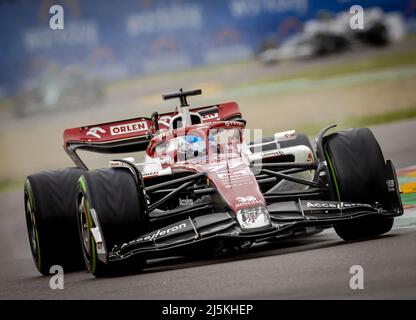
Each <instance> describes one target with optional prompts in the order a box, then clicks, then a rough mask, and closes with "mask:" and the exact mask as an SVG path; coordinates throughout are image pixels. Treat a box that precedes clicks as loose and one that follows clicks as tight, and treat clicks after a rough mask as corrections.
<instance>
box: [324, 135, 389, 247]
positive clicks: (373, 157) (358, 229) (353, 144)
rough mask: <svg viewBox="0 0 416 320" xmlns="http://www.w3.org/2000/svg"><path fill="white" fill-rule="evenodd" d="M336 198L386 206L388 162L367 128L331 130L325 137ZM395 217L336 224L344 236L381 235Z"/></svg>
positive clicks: (345, 238)
mask: <svg viewBox="0 0 416 320" xmlns="http://www.w3.org/2000/svg"><path fill="white" fill-rule="evenodd" d="M324 152H325V158H326V160H327V163H328V166H329V171H330V176H331V185H332V186H333V187H332V189H333V192H332V193H333V195H334V196H333V197H334V199H333V200H337V201H348V202H356V203H369V204H376V203H378V204H380V205H381V206H382V207H387V203H386V201H387V200H388V199H389V195H388V189H387V185H386V162H385V160H384V156H383V153H382V151H381V148H380V146H379V144H378V142H377V140H376V138H375V137H374V135H373V134H372V132H371V131H370V129H368V128H354V129H349V130H346V131H339V132H336V133H332V134H330V135H328V136H326V137H325V138H324ZM392 226H393V218H386V217H383V216H374V217H368V218H365V219H361V220H358V221H356V222H353V223H344V224H340V225H338V226H335V231H336V232H337V234H338V235H339V236H340V237H341V238H342V239H344V240H358V239H365V238H372V237H376V236H379V235H382V234H384V233H386V232H388V231H390V230H391V228H392Z"/></svg>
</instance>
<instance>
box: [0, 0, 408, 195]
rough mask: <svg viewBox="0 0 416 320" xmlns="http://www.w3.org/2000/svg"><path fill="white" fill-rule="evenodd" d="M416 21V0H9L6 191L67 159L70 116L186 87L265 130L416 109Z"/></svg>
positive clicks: (141, 112)
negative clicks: (355, 20) (58, 21)
mask: <svg viewBox="0 0 416 320" xmlns="http://www.w3.org/2000/svg"><path fill="white" fill-rule="evenodd" d="M55 4H59V5H61V6H62V7H63V9H64V29H63V30H52V29H51V28H50V26H49V21H50V19H51V17H52V16H53V15H52V14H50V13H49V9H50V7H51V6H52V5H55ZM353 5H361V6H362V7H363V8H364V30H356V31H355V30H352V29H351V28H350V25H349V21H350V19H351V17H352V16H353V14H351V13H350V8H351V6H353ZM415 32H416V0H379V1H377V0H365V1H360V0H353V1H349V0H332V1H330V0H324V1H318V0H257V1H252V0H223V1H220V0H211V1H202V0H201V1H199V0H163V1H159V0H122V1H117V2H116V1H99V0H84V1H81V0H63V1H58V0H56V1H52V0H33V1H26V0H0V150H1V151H0V152H1V157H0V190H5V189H9V188H11V187H16V186H19V187H20V186H21V185H22V181H23V179H24V178H25V176H26V175H28V174H30V173H32V172H34V171H38V170H44V169H52V168H59V167H66V166H71V162H70V160H69V158H68V157H67V156H66V154H65V152H64V151H63V149H62V143H63V140H62V133H63V130H64V129H65V128H69V127H76V126H81V125H86V124H94V123H100V122H107V121H114V120H118V119H122V118H132V117H136V116H150V114H151V112H152V111H155V110H157V111H159V112H164V111H168V110H172V109H173V108H174V107H175V105H172V102H171V101H170V102H163V101H162V99H161V94H163V93H168V92H174V91H177V90H178V89H179V88H184V89H194V88H201V89H202V91H203V96H200V97H195V98H193V99H192V100H191V103H194V104H196V105H201V104H215V103H218V102H225V101H228V100H234V101H237V102H238V103H239V105H240V108H241V111H242V112H243V116H244V118H245V119H246V120H248V124H249V127H250V128H263V129H264V134H265V135H266V134H270V133H272V132H275V131H283V130H288V129H293V128H295V129H297V130H300V131H305V132H306V133H307V134H309V135H313V134H315V133H316V132H317V131H318V130H319V128H321V127H322V126H326V125H328V124H332V123H338V124H339V125H340V126H341V127H351V126H367V125H373V124H377V123H384V122H391V121H396V120H400V119H403V118H411V117H416V85H415V83H416V82H415V80H416V36H415ZM98 159H102V157H101V156H99V157H96V156H94V155H89V161H90V162H92V163H95V164H97V163H98V162H97V161H98ZM399 165H400V164H399ZM402 165H404V164H402Z"/></svg>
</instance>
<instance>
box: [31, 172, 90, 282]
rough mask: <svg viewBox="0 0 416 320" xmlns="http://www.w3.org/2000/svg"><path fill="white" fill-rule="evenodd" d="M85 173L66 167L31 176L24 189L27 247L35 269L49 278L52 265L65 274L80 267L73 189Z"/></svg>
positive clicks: (74, 191) (81, 267) (74, 192)
mask: <svg viewBox="0 0 416 320" xmlns="http://www.w3.org/2000/svg"><path fill="white" fill-rule="evenodd" d="M84 172H85V171H84V170H82V169H79V168H66V169H60V170H50V171H43V172H39V173H35V174H32V175H30V176H29V177H27V179H26V182H25V187H24V201H25V216H26V225H27V230H28V235H29V245H30V249H31V252H32V256H33V261H34V263H35V265H36V268H37V269H38V270H39V272H40V273H41V274H43V275H49V270H50V268H51V266H53V265H60V266H62V267H63V269H64V271H65V272H68V271H76V270H81V269H83V268H84V263H83V258H82V251H81V244H80V241H79V237H78V228H77V218H76V212H77V209H76V205H75V201H74V200H75V198H76V186H77V181H78V179H79V177H80V176H81V175H82V174H83V173H84Z"/></svg>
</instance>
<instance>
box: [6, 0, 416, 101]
mask: <svg viewBox="0 0 416 320" xmlns="http://www.w3.org/2000/svg"><path fill="white" fill-rule="evenodd" d="M55 4H59V5H61V6H62V7H63V9H64V29H62V30H52V29H51V28H50V26H49V21H50V19H51V17H52V16H53V14H51V13H50V12H49V10H50V7H51V6H52V5H55ZM355 4H359V5H362V6H363V7H364V8H365V7H373V6H380V7H381V8H382V9H383V10H385V11H400V12H401V13H403V15H404V16H405V17H414V16H415V13H416V1H415V0H379V1H377V0H361V1H360V0H354V1H350V0H337V1H336V0H332V1H331V0H319V1H318V0H256V1H254V0H228V1H226V0H210V1H202V0H201V1H198V0H171V1H168V0H120V1H102V0H83V1H81V0H56V1H52V0H33V1H27V0H0V96H1V95H13V94H14V93H15V92H16V91H17V90H18V89H19V87H22V86H24V84H25V83H26V82H27V81H32V80H33V79H36V77H38V75H39V74H41V73H42V72H44V70H45V68H48V67H49V66H50V65H58V66H60V67H64V66H76V67H79V68H82V69H83V70H84V71H85V72H87V73H90V74H93V75H95V76H97V77H99V78H101V79H105V80H109V81H114V80H120V79H126V78H129V77H134V76H137V75H143V74H154V73H160V72H166V71H174V70H179V69H185V68H190V67H193V66H199V65H211V64H219V63H227V62H230V61H238V60H245V59H249V58H251V57H252V55H253V53H254V52H255V51H256V50H257V48H258V47H259V46H260V45H261V44H262V42H264V41H265V40H266V39H269V38H275V39H276V40H282V39H283V38H285V37H286V36H288V35H289V34H290V33H291V32H294V31H296V30H298V29H300V28H301V27H302V24H303V22H304V21H306V20H310V19H313V18H315V17H316V16H317V14H318V12H320V10H322V9H325V10H327V11H329V12H333V13H336V12H339V11H343V10H348V9H349V7H351V6H352V5H355Z"/></svg>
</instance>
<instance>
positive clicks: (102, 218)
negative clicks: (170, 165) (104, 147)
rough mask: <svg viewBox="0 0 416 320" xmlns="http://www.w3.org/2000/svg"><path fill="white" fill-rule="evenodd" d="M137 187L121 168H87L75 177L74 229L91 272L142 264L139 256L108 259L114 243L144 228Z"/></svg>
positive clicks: (135, 268) (128, 269)
mask: <svg viewBox="0 0 416 320" xmlns="http://www.w3.org/2000/svg"><path fill="white" fill-rule="evenodd" d="M140 190H141V189H139V188H138V186H137V183H136V181H135V179H134V177H133V175H132V174H131V173H130V172H129V171H128V170H127V169H122V168H108V169H98V170H93V171H89V172H86V173H85V174H84V175H83V176H81V178H80V179H79V181H78V192H77V204H78V215H77V216H78V230H79V235H80V239H81V245H82V251H83V255H84V261H85V264H86V267H87V269H88V270H89V272H90V273H92V274H93V275H94V276H96V277H104V276H112V275H116V274H124V273H129V272H134V271H139V270H140V269H141V268H142V267H143V266H144V263H145V261H144V260H142V259H129V260H126V261H125V262H120V263H111V262H109V261H108V254H109V252H111V250H112V249H113V247H114V246H117V245H122V244H123V243H126V242H129V241H131V240H134V239H135V238H137V237H138V236H140V235H142V234H144V233H145V232H146V231H148V228H149V225H148V224H149V223H148V218H147V214H146V209H145V208H146V207H145V197H144V194H143V192H142V191H141V192H140ZM97 237H100V238H101V239H98V240H101V241H100V242H99V241H98V240H97ZM100 252H101V253H100Z"/></svg>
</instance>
